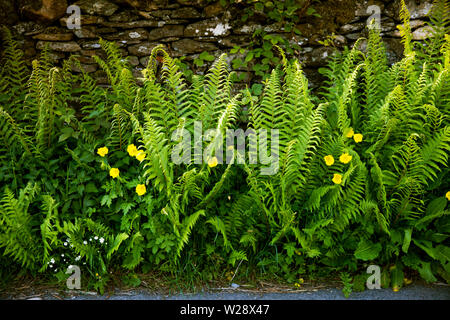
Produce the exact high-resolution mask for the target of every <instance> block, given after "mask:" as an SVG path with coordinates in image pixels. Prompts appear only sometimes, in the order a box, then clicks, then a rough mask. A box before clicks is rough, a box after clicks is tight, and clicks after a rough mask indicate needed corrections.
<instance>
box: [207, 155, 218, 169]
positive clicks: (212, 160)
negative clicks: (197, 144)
mask: <svg viewBox="0 0 450 320" xmlns="http://www.w3.org/2000/svg"><path fill="white" fill-rule="evenodd" d="M217 163H218V160H217V157H212V158H209V159H208V166H209V167H210V168H214V167H215V166H217Z"/></svg>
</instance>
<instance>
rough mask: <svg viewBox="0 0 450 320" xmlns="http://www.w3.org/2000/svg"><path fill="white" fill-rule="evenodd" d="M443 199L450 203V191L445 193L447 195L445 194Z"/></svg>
mask: <svg viewBox="0 0 450 320" xmlns="http://www.w3.org/2000/svg"><path fill="white" fill-rule="evenodd" d="M445 197H446V198H447V200H448V201H450V191H447V193H446V194H445Z"/></svg>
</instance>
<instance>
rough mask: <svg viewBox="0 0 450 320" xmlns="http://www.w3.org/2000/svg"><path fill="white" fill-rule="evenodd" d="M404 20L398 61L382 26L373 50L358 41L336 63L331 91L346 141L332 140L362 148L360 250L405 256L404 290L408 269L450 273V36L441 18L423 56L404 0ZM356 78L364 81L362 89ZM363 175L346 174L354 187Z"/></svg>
mask: <svg viewBox="0 0 450 320" xmlns="http://www.w3.org/2000/svg"><path fill="white" fill-rule="evenodd" d="M436 6H437V7H436ZM439 6H445V5H444V4H443V2H442V1H441V2H440V1H437V3H436V4H435V8H436V9H435V11H434V12H436V10H444V9H442V8H440V7H439ZM447 9H448V8H447ZM401 17H402V19H403V25H402V26H400V27H399V28H400V33H401V35H402V42H403V44H404V47H405V51H404V54H405V56H404V58H403V59H402V60H401V61H399V62H397V63H395V64H394V65H392V66H390V67H389V66H388V65H387V64H386V53H385V49H384V46H383V43H382V40H381V38H380V36H379V30H377V29H375V28H373V29H371V31H370V32H369V39H368V46H367V51H366V52H365V53H364V54H361V53H360V52H357V51H356V49H355V48H353V49H352V50H351V51H350V52H348V53H346V54H344V55H343V56H342V57H339V58H335V60H334V61H333V62H332V63H331V68H330V69H329V73H328V78H329V80H328V84H329V85H331V83H332V84H333V85H332V86H331V87H330V88H329V89H327V90H326V93H325V95H324V99H326V100H328V101H330V107H331V109H329V111H328V116H327V120H328V122H329V124H330V129H331V130H332V132H334V135H337V137H335V138H333V139H338V140H334V141H335V142H336V143H335V144H333V143H330V144H333V145H339V144H344V145H347V146H348V145H352V150H351V151H350V152H349V154H350V155H351V156H352V160H351V163H352V164H353V163H354V165H357V166H358V167H359V168H360V172H361V173H360V180H361V183H360V185H359V187H358V188H357V189H355V192H356V193H354V195H355V197H354V198H353V197H352V198H347V201H345V203H347V204H351V207H350V211H349V212H353V213H357V214H358V215H359V216H360V218H358V219H356V220H355V221H357V222H358V223H361V224H362V229H361V231H359V232H360V235H359V236H360V241H359V243H358V246H357V247H356V248H355V249H356V250H355V253H354V256H355V257H356V258H357V259H360V260H366V261H367V260H374V259H376V258H378V259H379V260H380V261H383V262H388V261H396V267H395V270H396V271H395V274H397V276H396V277H394V278H395V279H394V278H393V280H392V281H393V286H397V287H399V286H401V285H402V281H403V280H402V279H403V278H402V277H400V276H398V275H399V274H402V273H401V272H402V271H401V270H402V268H403V266H407V267H410V268H413V269H416V270H418V271H419V273H420V274H421V276H422V277H423V278H425V279H426V280H428V281H434V280H435V279H436V278H435V274H440V275H442V276H444V278H446V279H447V280H448V274H449V271H450V269H449V266H450V264H449V262H450V260H449V258H450V256H449V250H450V249H449V247H448V244H445V240H446V239H447V238H448V233H449V231H450V230H448V228H446V225H448V210H446V209H445V208H446V203H447V200H446V199H445V194H446V192H447V191H448V190H447V189H448V184H447V183H446V181H448V178H449V174H448V173H449V171H448V167H447V166H448V151H449V142H450V140H449V138H450V136H449V134H450V131H449V130H450V129H449V126H448V110H449V109H448V108H449V100H448V99H449V94H450V91H449V87H448V82H449V64H448V54H449V53H448V50H449V40H450V39H449V38H448V35H446V34H445V33H443V32H442V30H441V29H442V28H443V27H444V26H443V25H438V26H436V27H437V30H438V31H437V32H436V33H435V37H434V38H432V40H431V41H432V42H433V43H434V44H433V45H431V44H430V45H429V46H428V49H427V50H428V51H427V54H418V53H417V51H416V50H415V49H414V43H413V42H412V41H411V39H412V36H411V30H410V28H409V13H408V11H407V8H406V6H405V4H404V3H403V6H402V9H401ZM445 19H446V18H444V19H440V21H441V24H442V23H444V24H445V21H446V20H445ZM432 21H433V20H432ZM438 43H439V45H437V44H438ZM433 46H434V49H433ZM355 47H356V46H355ZM438 47H439V48H438ZM430 50H432V51H433V52H431V51H430ZM341 70H342V71H343V72H342V73H341V72H340V71H341ZM341 74H342V76H341ZM356 82H360V83H362V88H358V89H359V90H352V89H351V88H352V87H354V86H355V83H356ZM361 89H363V90H361ZM332 141H333V140H332ZM326 153H328V152H326ZM330 153H331V147H330ZM355 160H356V161H355ZM355 173H356V172H353V173H351V175H350V176H347V173H346V174H344V178H343V184H344V185H349V183H348V182H346V177H351V176H354V177H355V179H356V177H357V176H356V175H355ZM357 190H359V191H357ZM357 194H358V196H357ZM350 199H352V200H354V201H351V200H350ZM350 201H351V202H350ZM328 203H329V202H328ZM437 234H439V235H440V236H437Z"/></svg>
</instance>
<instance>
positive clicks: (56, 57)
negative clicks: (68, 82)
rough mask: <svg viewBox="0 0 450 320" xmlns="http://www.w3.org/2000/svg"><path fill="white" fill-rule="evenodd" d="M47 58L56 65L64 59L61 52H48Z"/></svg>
mask: <svg viewBox="0 0 450 320" xmlns="http://www.w3.org/2000/svg"><path fill="white" fill-rule="evenodd" d="M48 56H49V58H50V60H51V61H52V62H53V63H58V62H59V60H62V59H64V58H65V57H66V55H65V54H64V53H62V52H49V54H48Z"/></svg>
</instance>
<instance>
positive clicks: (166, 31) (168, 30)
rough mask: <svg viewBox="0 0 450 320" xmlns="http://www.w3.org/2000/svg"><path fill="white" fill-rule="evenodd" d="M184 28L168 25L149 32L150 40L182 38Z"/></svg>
mask: <svg viewBox="0 0 450 320" xmlns="http://www.w3.org/2000/svg"><path fill="white" fill-rule="evenodd" d="M183 30H184V27H183V26H181V25H167V26H164V27H162V28H156V29H153V30H151V31H150V32H149V34H148V40H149V41H153V40H159V39H162V38H168V37H180V36H183Z"/></svg>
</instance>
